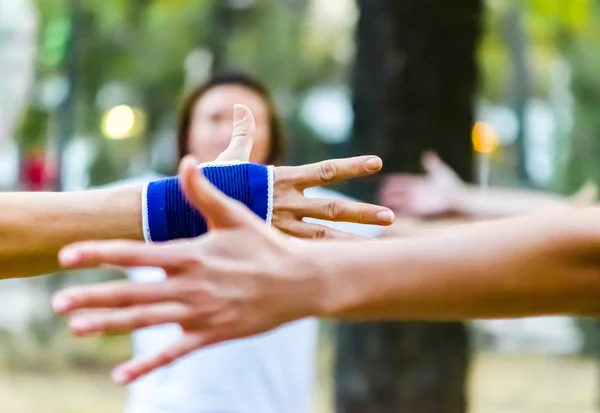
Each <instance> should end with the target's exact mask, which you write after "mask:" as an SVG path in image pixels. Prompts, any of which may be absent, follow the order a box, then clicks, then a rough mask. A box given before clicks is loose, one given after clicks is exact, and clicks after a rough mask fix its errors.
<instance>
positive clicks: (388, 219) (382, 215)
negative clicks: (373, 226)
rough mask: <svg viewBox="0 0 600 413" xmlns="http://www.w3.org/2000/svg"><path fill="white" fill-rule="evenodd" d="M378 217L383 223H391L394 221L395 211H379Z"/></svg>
mask: <svg viewBox="0 0 600 413" xmlns="http://www.w3.org/2000/svg"><path fill="white" fill-rule="evenodd" d="M377 219H378V220H379V221H380V222H382V223H385V224H391V223H392V222H394V213H393V212H392V211H390V210H389V209H388V210H385V211H379V212H378V213H377Z"/></svg>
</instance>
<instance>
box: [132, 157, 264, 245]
mask: <svg viewBox="0 0 600 413" xmlns="http://www.w3.org/2000/svg"><path fill="white" fill-rule="evenodd" d="M202 172H203V173H204V176H206V178H207V179H208V180H209V181H210V182H211V183H212V184H213V185H214V186H215V187H217V188H218V189H219V190H221V192H223V193H224V194H225V195H227V196H229V197H231V198H233V199H236V200H238V201H240V202H241V203H243V204H244V205H246V206H247V207H248V208H249V209H250V210H252V212H254V213H255V214H256V215H258V216H259V217H260V218H261V219H263V220H265V221H267V222H268V223H270V221H271V214H272V203H273V167H268V166H264V165H258V164H253V163H240V162H238V163H225V164H206V165H204V166H202ZM142 209H143V214H142V217H143V228H144V238H145V239H146V241H147V242H163V241H169V240H173V239H181V238H194V237H197V236H200V235H202V234H204V233H206V231H207V225H206V221H205V219H204V218H203V217H202V215H200V213H199V212H198V211H197V210H196V209H195V208H194V207H193V206H191V205H190V203H189V202H188V201H187V199H186V198H185V196H184V195H183V192H182V190H181V187H180V185H179V179H178V178H176V177H174V178H167V179H161V180H159V181H154V182H150V183H149V184H148V185H147V186H145V188H144V191H143V196H142Z"/></svg>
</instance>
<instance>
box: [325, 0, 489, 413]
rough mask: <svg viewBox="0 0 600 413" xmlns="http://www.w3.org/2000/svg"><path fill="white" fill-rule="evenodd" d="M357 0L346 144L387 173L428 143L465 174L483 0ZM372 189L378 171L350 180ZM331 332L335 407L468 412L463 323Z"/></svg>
mask: <svg viewBox="0 0 600 413" xmlns="http://www.w3.org/2000/svg"><path fill="white" fill-rule="evenodd" d="M358 5H359V9H360V18H359V21H358V27H357V34H356V42H357V54H356V61H355V67H354V78H353V88H354V98H353V99H354V102H353V103H354V110H355V121H354V136H353V140H352V145H353V150H354V152H355V153H375V154H379V155H381V156H382V158H383V160H384V165H386V166H385V167H384V171H385V172H398V171H403V172H419V171H420V159H419V158H420V155H421V154H422V152H423V151H425V150H428V149H432V150H435V151H437V152H438V153H439V154H440V156H441V157H442V159H444V160H445V161H447V162H448V163H449V164H450V165H451V166H452V167H453V168H454V169H455V170H456V171H457V172H458V173H459V174H460V176H461V177H462V178H464V179H466V180H471V175H472V172H473V156H472V147H471V139H470V136H471V128H472V125H473V121H474V115H473V104H474V99H475V93H476V88H477V66H476V52H477V44H478V40H479V37H480V32H481V23H482V22H481V20H482V13H483V5H482V1H480V0H465V1H461V2H439V1H433V0H359V1H358ZM376 191H377V178H375V179H372V180H365V181H362V182H357V183H355V184H354V185H352V186H351V187H350V188H349V192H350V193H351V195H353V196H355V197H358V198H360V199H363V200H366V201H375V200H376ZM398 271H399V274H398V276H401V271H402V269H401V268H399V269H398ZM371 276H377V274H372V275H371ZM440 305H443V303H440ZM337 339H338V340H337V341H338V349H337V356H336V360H335V364H336V365H335V372H336V393H335V403H336V410H337V412H339V413H363V412H364V413H387V412H390V413H391V412H394V413H404V412H406V413H464V412H466V411H467V395H466V391H467V378H468V377H467V376H468V370H469V363H470V348H469V338H468V333H467V329H466V327H465V326H464V325H463V324H460V323H420V322H410V323H408V322H398V323H374V324H341V325H340V326H339V327H338V336H337Z"/></svg>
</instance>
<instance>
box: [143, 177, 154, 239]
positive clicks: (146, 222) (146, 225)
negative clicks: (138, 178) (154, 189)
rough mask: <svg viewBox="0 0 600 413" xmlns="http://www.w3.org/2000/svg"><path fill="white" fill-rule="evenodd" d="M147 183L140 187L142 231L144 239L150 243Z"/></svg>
mask: <svg viewBox="0 0 600 413" xmlns="http://www.w3.org/2000/svg"><path fill="white" fill-rule="evenodd" d="M148 185H150V184H149V183H146V184H144V186H143V187H142V230H143V231H144V241H146V242H148V243H151V242H152V236H151V235H150V222H149V221H150V220H149V218H148Z"/></svg>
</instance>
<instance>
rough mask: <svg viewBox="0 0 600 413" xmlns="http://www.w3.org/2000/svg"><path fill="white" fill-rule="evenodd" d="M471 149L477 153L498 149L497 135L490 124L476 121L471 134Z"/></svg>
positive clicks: (487, 153)
mask: <svg viewBox="0 0 600 413" xmlns="http://www.w3.org/2000/svg"><path fill="white" fill-rule="evenodd" d="M471 139H472V141H473V149H474V150H475V152H477V153H482V154H486V155H489V154H492V153H494V152H496V150H497V149H498V135H497V133H496V131H495V130H494V128H492V126H491V125H489V124H487V123H485V122H476V123H475V125H474V126H473V133H472V135H471Z"/></svg>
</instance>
